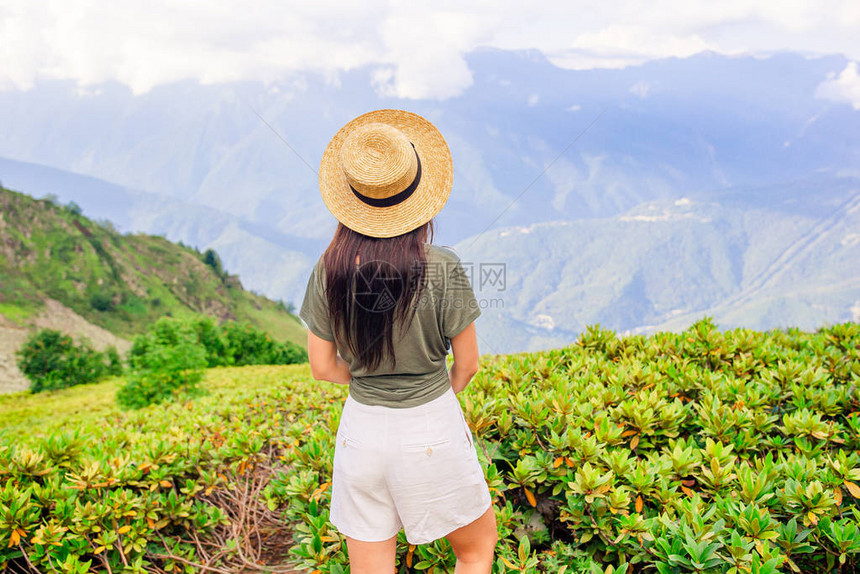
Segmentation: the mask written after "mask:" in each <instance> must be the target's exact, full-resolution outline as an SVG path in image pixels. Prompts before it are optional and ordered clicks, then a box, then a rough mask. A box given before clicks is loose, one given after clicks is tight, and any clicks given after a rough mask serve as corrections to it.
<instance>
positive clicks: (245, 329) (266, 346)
mask: <svg viewBox="0 0 860 574" xmlns="http://www.w3.org/2000/svg"><path fill="white" fill-rule="evenodd" d="M221 333H222V335H223V337H224V342H225V345H226V354H227V360H228V361H229V363H228V364H231V365H235V366H237V367H240V366H244V365H290V364H294V363H302V362H306V361H307V360H308V356H307V352H306V351H305V350H304V349H303V348H302V347H299V346H298V345H296V344H294V343H290V342H288V341H287V342H278V341H274V340H273V339H272V338H271V337H270V336H269V334H268V333H266V332H265V331H261V330H259V329H257V328H256V327H254V326H253V325H250V324H247V323H245V324H240V323H234V322H230V323H225V324H224V325H222V326H221Z"/></svg>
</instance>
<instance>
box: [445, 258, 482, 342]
mask: <svg viewBox="0 0 860 574" xmlns="http://www.w3.org/2000/svg"><path fill="white" fill-rule="evenodd" d="M445 267H447V269H446V271H447V273H446V278H445V294H444V297H443V298H442V309H441V315H442V334H443V335H444V336H445V337H446V338H448V339H452V338H454V337H455V336H456V335H459V334H460V332H461V331H462V330H463V329H465V328H466V327H468V326H469V325H470V324H471V323H472V322H473V321H474V320H475V319H477V318H478V316H479V315H480V314H481V309H480V307H479V306H478V300H477V299H476V298H475V291H474V290H473V289H472V284H471V283H470V282H469V277H468V275H467V274H466V270H465V268H464V267H463V264H462V262H461V261H460V260H459V259H458V260H456V261H450V262H447V263H446V265H445Z"/></svg>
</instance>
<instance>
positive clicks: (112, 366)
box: [104, 345, 124, 377]
mask: <svg viewBox="0 0 860 574" xmlns="http://www.w3.org/2000/svg"><path fill="white" fill-rule="evenodd" d="M104 355H105V358H106V360H107V374H108V375H111V376H112V377H119V376H121V375H122V373H123V371H124V369H123V368H122V358H121V357H120V356H119V352H118V351H117V350H116V347H114V346H113V345H111V346H110V347H108V348H107V350H106V351H105V352H104Z"/></svg>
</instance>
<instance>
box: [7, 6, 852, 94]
mask: <svg viewBox="0 0 860 574" xmlns="http://www.w3.org/2000/svg"><path fill="white" fill-rule="evenodd" d="M858 6H860V4H858V3H857V2H856V0H823V1H822V2H820V3H811V2H801V1H799V0H789V1H785V2H773V3H771V2H758V3H756V2H751V1H749V0H727V1H726V2H720V3H701V2H686V1H684V0H655V2H648V3H642V2H634V1H632V0H614V1H610V2H605V3H598V4H594V3H586V2H584V1H581V0H579V1H572V2H561V1H556V2H544V3H541V4H538V5H533V6H528V7H526V6H524V5H523V4H522V3H521V2H516V1H514V0H499V1H498V2H493V3H487V2H454V1H453V0H442V1H441V2H438V3H434V4H433V5H432V6H431V5H429V4H424V3H399V2H394V3H392V2H387V1H386V0H367V1H366V2H362V3H343V2H335V1H334V0H318V1H317V2H297V1H293V2H290V1H286V2H285V1H284V0H257V1H255V3H254V7H253V8H254V9H253V10H251V9H249V8H246V7H242V6H241V5H239V4H238V3H237V2H235V1H234V0H209V1H207V2H206V3H200V2H197V1H195V0H150V1H148V2H145V3H141V2H140V1H139V0H134V1H133V0H112V1H108V0H48V1H46V2H33V1H32V0H3V3H2V5H0V89H10V88H19V89H26V88H28V87H30V86H32V85H33V83H34V82H35V81H36V80H37V79H39V78H72V79H74V80H76V81H77V82H78V84H80V85H92V84H98V83H101V82H104V81H106V80H109V79H114V80H118V81H120V82H122V83H124V84H126V85H128V86H130V87H131V89H132V90H133V91H134V92H135V93H142V92H145V91H148V90H149V89H151V88H152V87H154V86H156V85H159V84H163V83H167V82H171V81H175V80H179V79H184V78H196V79H198V80H199V81H201V82H203V83H216V82H228V81H236V80H260V81H264V82H271V81H274V80H281V79H283V78H284V77H285V76H287V75H290V74H292V73H294V72H307V71H312V72H317V73H320V74H323V76H324V77H325V78H326V79H327V81H330V82H332V83H334V84H335V85H336V83H337V81H338V77H339V76H338V73H339V72H343V71H349V70H352V69H355V68H357V67H360V66H371V67H373V68H377V69H378V70H377V73H376V74H375V76H374V83H375V85H376V86H377V89H379V90H380V91H381V93H384V94H388V95H392V96H397V97H402V98H447V97H452V96H456V95H458V94H459V93H461V92H462V91H463V90H464V89H467V88H468V87H469V86H470V85H471V83H472V74H471V71H470V70H469V68H468V65H467V63H466V60H465V55H466V54H468V53H469V52H470V51H472V50H474V49H475V48H476V47H481V46H488V47H496V48H501V49H508V50H525V49H536V50H539V51H540V52H542V53H543V54H545V55H546V56H547V57H548V58H549V59H550V60H551V61H552V62H553V63H555V64H556V65H559V66H563V67H569V68H580V69H582V68H595V67H602V68H618V67H624V66H629V65H632V64H639V63H642V62H645V61H648V60H651V59H654V58H664V57H671V56H676V57H686V56H689V55H691V54H694V53H696V52H699V51H702V50H706V49H707V50H713V51H715V52H719V53H723V54H736V53H753V54H767V53H772V52H774V51H779V50H792V51H797V52H801V53H807V54H822V53H841V54H844V55H846V56H847V57H849V58H850V59H853V60H860V42H858V40H857V37H858V36H857V33H856V31H857V29H860V8H858Z"/></svg>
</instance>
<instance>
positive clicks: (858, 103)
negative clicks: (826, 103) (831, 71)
mask: <svg viewBox="0 0 860 574" xmlns="http://www.w3.org/2000/svg"><path fill="white" fill-rule="evenodd" d="M815 96H816V97H818V98H822V99H825V100H832V101H835V102H848V103H850V104H851V105H852V106H853V108H854V109H855V110H860V74H858V73H857V62H849V63H848V65H847V66H845V69H844V70H842V72H840V74H839V75H838V76H836V77H832V78H829V79H827V80H826V81H824V82H822V83H821V84H820V85H819V86H818V88H817V89H816V90H815Z"/></svg>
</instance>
